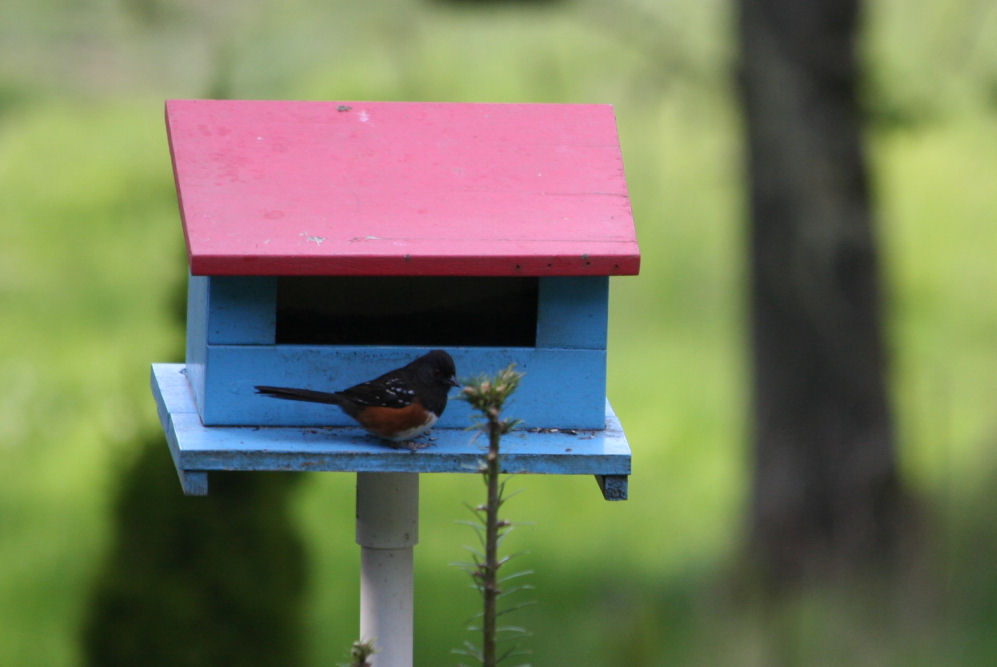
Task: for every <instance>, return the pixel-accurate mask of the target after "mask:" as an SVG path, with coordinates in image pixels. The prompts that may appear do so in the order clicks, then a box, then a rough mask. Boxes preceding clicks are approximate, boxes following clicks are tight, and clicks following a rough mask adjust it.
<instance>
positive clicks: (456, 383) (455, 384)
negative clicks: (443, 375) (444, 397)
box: [450, 377, 460, 387]
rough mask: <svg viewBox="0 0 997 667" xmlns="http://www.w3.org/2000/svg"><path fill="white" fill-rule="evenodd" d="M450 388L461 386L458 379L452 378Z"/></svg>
mask: <svg viewBox="0 0 997 667" xmlns="http://www.w3.org/2000/svg"><path fill="white" fill-rule="evenodd" d="M450 386H451V387H459V386H460V382H457V378H455V377H451V378H450Z"/></svg>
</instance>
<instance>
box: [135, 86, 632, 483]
mask: <svg viewBox="0 0 997 667" xmlns="http://www.w3.org/2000/svg"><path fill="white" fill-rule="evenodd" d="M167 129H168V134H169V138H170V149H171V154H172V157H173V166H174V174H175V177H176V184H177V191H178V198H179V201H180V213H181V217H182V219H183V225H184V234H185V238H186V241H187V248H188V257H189V259H190V277H189V287H188V305H187V349H186V360H185V363H184V364H182V365H156V366H155V367H154V369H153V388H154V393H155V394H156V397H157V401H158V403H159V407H160V415H161V417H162V418H163V423H164V427H165V428H166V430H167V436H168V439H170V444H171V450H172V451H173V453H174V459H175V461H176V462H177V467H178V470H179V471H180V472H181V478H182V480H184V478H185V475H186V476H187V479H186V482H187V483H185V489H186V490H188V492H200V491H199V490H198V488H199V487H198V482H196V481H192V480H196V479H199V478H197V477H196V476H191V475H192V474H193V473H194V472H195V471H200V470H208V469H327V470H347V469H355V470H364V469H387V470H414V471H418V470H425V471H443V470H447V469H451V470H453V471H462V472H466V471H467V470H461V469H459V468H460V467H462V466H465V465H466V463H467V461H465V458H466V459H467V460H473V456H477V453H476V452H475V451H474V450H473V448H472V450H468V451H466V452H464V451H463V450H461V451H460V452H458V451H457V450H460V449H461V447H462V445H460V444H459V443H458V439H457V438H455V437H452V436H451V435H447V436H446V437H442V438H441V440H442V441H443V442H441V443H440V448H441V449H446V448H447V447H450V444H449V443H452V445H453V447H454V448H456V449H455V450H453V451H449V450H448V451H447V452H441V453H440V455H438V456H435V458H434V454H433V453H432V449H428V450H424V451H420V452H419V453H418V455H417V456H408V457H407V459H410V460H409V461H402V460H401V459H399V460H392V459H390V456H391V455H395V454H400V453H398V452H394V451H387V452H385V451H383V446H382V449H381V450H377V449H375V450H371V449H370V446H371V445H372V444H373V445H375V446H376V445H377V443H371V442H370V439H369V438H368V439H367V440H362V439H361V440H357V437H358V436H357V434H356V430H357V429H356V428H355V426H356V424H355V423H354V422H352V421H351V420H350V418H349V417H347V416H346V415H345V414H344V413H343V412H342V411H341V410H340V409H338V408H337V407H335V406H330V405H323V404H314V403H305V402H298V401H279V400H273V399H272V398H270V397H267V396H262V395H258V394H256V393H255V391H254V387H255V386H256V385H275V386H290V387H301V388H308V389H315V390H319V391H337V390H341V389H345V388H347V387H349V386H352V385H355V384H358V383H360V382H364V381H366V380H369V379H372V378H374V377H376V376H378V375H381V374H383V373H385V372H387V371H389V370H391V369H394V368H397V367H399V366H402V365H405V364H406V363H408V362H409V361H412V360H413V359H415V358H416V357H418V356H420V355H422V354H424V353H425V352H427V351H429V350H430V349H436V348H439V349H444V350H446V351H447V352H449V353H450V354H451V356H452V357H453V358H454V361H455V363H456V366H457V374H458V377H469V376H474V375H478V374H481V373H489V374H490V373H493V372H495V371H496V370H498V369H500V368H504V367H505V366H507V365H509V364H510V363H515V364H516V366H517V368H518V370H520V371H523V372H525V377H524V379H523V382H522V384H521V386H520V388H519V390H518V391H517V392H516V394H515V395H514V396H513V399H512V401H511V402H510V404H509V405H508V406H507V409H508V413H509V415H510V416H514V417H516V418H518V419H520V420H522V422H523V428H524V429H525V430H524V431H523V432H522V433H521V436H522V439H521V440H522V441H521V442H520V443H519V445H522V447H523V448H521V451H520V454H521V455H522V456H521V458H520V459H519V461H520V462H519V463H518V465H519V466H520V468H519V470H521V471H528V472H555V473H556V472H586V473H594V474H596V475H597V476H599V477H600V480H602V481H601V482H600V483H603V482H604V481H605V479H606V478H607V477H606V476H608V478H611V479H617V480H619V479H621V478H622V480H623V487H622V488H623V491H622V493H623V495H625V479H626V474H629V448H628V447H627V446H626V442H625V439H623V435H622V430H621V429H620V428H619V425H618V422H617V421H616V420H615V415H613V414H612V410H611V408H609V406H608V402H607V400H606V340H607V312H608V298H609V276H611V275H626V274H634V273H636V272H637V269H638V265H639V251H638V249H637V244H636V238H635V235H634V227H633V220H632V216H631V214H630V207H629V199H628V197H627V192H626V182H625V179H624V177H623V169H622V158H621V155H620V151H619V143H618V140H617V138H616V129H615V120H614V118H613V114H612V110H611V108H609V107H605V106H598V105H475V104H407V103H352V102H351V103H336V104H333V103H317V102H313V103H304V102H240V101H224V102H222V101H204V100H187V101H170V102H168V103H167ZM178 366H180V367H178ZM178 372H179V373H180V374H181V375H182V376H183V378H184V379H185V382H180V381H178V380H177V379H176V377H174V375H175V374H176V373H178ZM469 410H470V409H469V407H468V405H467V404H465V403H464V402H462V401H454V400H451V401H450V403H449V404H448V407H447V409H446V411H445V412H444V414H443V415H442V416H441V418H440V420H439V421H438V422H437V423H436V425H435V428H434V433H436V432H438V431H444V430H448V429H453V430H454V431H455V433H463V429H465V428H466V427H467V426H468V425H469V424H470V423H471V420H472V415H471V414H470V411H469ZM195 417H196V419H195ZM261 426H264V427H273V428H272V429H264V431H263V435H259V429H258V428H256V427H261ZM316 427H322V428H324V429H328V430H325V431H322V433H323V434H324V435H325V436H326V437H325V439H324V440H323V439H321V438H320V441H321V442H322V443H324V444H319V443H316V442H315V437H314V433H315V432H314V429H315V428H316ZM252 429H256V430H255V431H253V430H252ZM337 429H339V430H337ZM583 431H584V432H586V433H590V435H582V436H581V437H586V438H587V440H586V441H585V442H583V443H576V444H575V446H568V445H565V443H564V442H562V441H561V440H557V441H556V442H555V441H554V440H550V439H549V438H548V440H546V441H544V440H543V438H542V436H550V435H552V434H556V435H557V436H558V437H560V438H563V437H566V434H567V435H568V436H575V437H579V433H580V432H583ZM252 433H257V435H251V434H252ZM296 433H297V434H299V435H298V436H295V434H296ZM302 434H303V435H302ZM465 437H466V436H465ZM260 438H263V440H260ZM302 438H304V440H306V441H307V442H308V443H309V444H308V447H309V448H310V450H309V451H308V454H309V456H310V458H309V459H308V461H309V462H310V463H308V462H306V461H305V459H302V458H300V456H299V455H301V454H302V452H303V451H305V450H302V449H301V442H302V441H303V440H302ZM530 438H533V439H534V440H535V442H534V441H533V440H530ZM275 439H276V440H275ZM337 439H338V440H339V444H340V445H342V447H345V449H342V447H341V449H342V451H343V452H349V453H350V455H351V456H353V458H352V459H351V458H349V457H345V458H344V457H340V458H339V459H337V460H335V461H334V460H333V459H334V458H335V457H336V455H337V450H336V449H335V447H334V446H333V445H335V443H336V441H337ZM528 440H529V442H527V441H528ZM292 441H293V442H292ZM544 442H546V443H547V445H556V447H555V448H554V449H551V451H549V452H545V451H544V447H545V445H544ZM247 443H248V444H247ZM444 445H446V446H444ZM351 447H352V448H353V449H350V448H351ZM357 447H359V449H356V448H357ZM557 447H559V448H560V451H555V449H556V448H557ZM531 448H533V449H531ZM306 449H307V448H306ZM513 449H515V447H514V448H513ZM226 452H227V453H228V454H231V456H228V454H227V453H226ZM281 452H283V454H282V453H281ZM209 453H210V455H209ZM316 454H321V456H316ZM360 454H366V455H370V456H368V457H367V458H366V459H364V457H363V456H360ZM464 454H467V456H466V457H465V456H464ZM400 455H401V456H403V457H405V454H400ZM512 455H513V458H515V456H516V455H517V454H516V452H515V451H513V453H512ZM185 456H186V457H187V458H186V459H184V457H185ZM296 456H297V457H298V458H295V457H296ZM357 456H359V457H360V458H359V459H358V458H357ZM385 456H387V457H388V458H384V457H385ZM586 456H587V457H588V458H587V459H586V460H583V459H582V458H580V457H586ZM198 457H200V458H198ZM468 457H472V458H468ZM360 459H364V460H365V461H367V462H366V463H364V462H362V461H360ZM414 459H419V460H420V462H419V463H414V462H413V461H411V460H414ZM375 460H376V461H377V462H376V463H374V461H375ZM316 461H318V463H316ZM358 461H360V462H358ZM507 463H508V461H507ZM307 465H311V466H312V468H307ZM192 466H203V468H196V467H192ZM351 466H352V467H351ZM364 466H374V467H373V468H364ZM378 466H380V467H378ZM398 466H401V467H398ZM448 466H449V468H448ZM203 481H205V482H206V478H205V479H204V480H203ZM605 491H606V488H605V485H604V492H605ZM617 495H618V493H617ZM608 496H609V494H607V497H608Z"/></svg>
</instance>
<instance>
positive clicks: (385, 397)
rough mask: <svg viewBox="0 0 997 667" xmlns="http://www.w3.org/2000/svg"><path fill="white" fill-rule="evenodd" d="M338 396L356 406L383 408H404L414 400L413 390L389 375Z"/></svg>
mask: <svg viewBox="0 0 997 667" xmlns="http://www.w3.org/2000/svg"><path fill="white" fill-rule="evenodd" d="M339 394H340V395H341V396H345V397H346V398H348V399H349V400H351V401H353V402H354V403H356V404H358V405H363V406H374V407H384V408H404V407H406V406H408V405H411V404H412V401H414V400H415V390H414V389H412V388H411V387H410V386H409V385H408V384H407V383H406V382H405V381H404V379H403V378H401V377H399V376H397V375H393V374H390V373H389V374H387V375H385V376H381V377H379V378H378V379H376V380H372V381H370V382H363V383H361V384H358V385H355V386H353V387H350V388H349V389H345V390H343V391H341V392H339Z"/></svg>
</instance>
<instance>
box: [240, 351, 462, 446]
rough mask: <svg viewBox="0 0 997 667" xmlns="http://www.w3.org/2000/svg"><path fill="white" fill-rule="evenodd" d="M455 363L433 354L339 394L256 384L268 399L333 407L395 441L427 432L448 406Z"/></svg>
mask: <svg viewBox="0 0 997 667" xmlns="http://www.w3.org/2000/svg"><path fill="white" fill-rule="evenodd" d="M456 374H457V371H456V368H455V367H454V363H453V359H452V358H451V357H450V355H449V354H447V353H446V352H444V351H443V350H433V351H432V352H429V353H427V354H424V355H422V356H421V357H419V358H418V359H416V360H415V361H413V362H411V363H409V364H408V365H406V366H402V367H401V368H396V369H395V370H393V371H390V372H388V373H385V374H384V375H382V376H380V377H377V378H375V379H373V380H370V381H369V382H362V383H360V384H358V385H355V386H353V387H350V388H349V389H344V390H343V391H337V392H332V393H329V392H324V391H312V390H311V389H293V388H291V387H266V386H257V387H256V391H257V393H260V394H266V395H267V396H274V397H276V398H286V399H289V400H292V401H308V402H311V403H330V404H332V405H338V406H339V407H340V408H342V409H343V412H345V413H346V414H348V415H349V416H350V417H352V418H353V419H355V420H357V422H359V424H360V425H361V426H363V427H364V428H365V429H367V431H369V432H370V433H373V434H374V435H376V436H378V437H380V438H384V439H385V440H392V441H395V442H399V441H403V440H410V439H412V438H414V437H416V436H417V435H420V434H422V433H425V432H426V431H428V430H429V429H430V427H432V425H433V424H435V423H436V420H437V419H439V417H440V415H442V414H443V410H444V409H446V407H447V393H448V392H449V391H450V388H451V387H459V386H460V383H459V382H457V378H456Z"/></svg>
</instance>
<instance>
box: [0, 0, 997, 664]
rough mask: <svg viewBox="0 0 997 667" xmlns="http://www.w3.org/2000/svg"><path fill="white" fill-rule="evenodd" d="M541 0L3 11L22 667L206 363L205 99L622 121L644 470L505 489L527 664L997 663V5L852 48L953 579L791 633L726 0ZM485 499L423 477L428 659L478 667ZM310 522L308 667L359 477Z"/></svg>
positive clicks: (58, 621)
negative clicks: (610, 488) (618, 486)
mask: <svg viewBox="0 0 997 667" xmlns="http://www.w3.org/2000/svg"><path fill="white" fill-rule="evenodd" d="M466 4H468V5H470V4H473V3H466ZM524 4H525V3H523V4H519V3H513V5H512V7H506V8H486V9H472V8H470V7H466V6H465V7H462V8H458V9H454V8H452V7H450V6H448V5H445V4H443V3H434V2H422V3H420V2H415V1H414V0H413V1H405V2H403V1H401V0H395V1H393V2H387V3H378V5H377V7H378V9H376V10H374V9H371V7H373V6H374V5H373V4H365V3H335V2H333V3H319V2H310V1H307V0H289V1H285V2H280V3H276V2H273V3H267V2H256V3H236V2H230V1H225V2H218V3H196V2H180V3H167V2H157V1H155V0H127V1H124V0H122V1H121V2H111V1H110V0H103V1H99V0H93V1H91V2H69V1H68V0H45V1H44V2H41V1H39V0H32V1H28V0H7V1H6V2H5V3H4V4H3V6H2V7H0V664H2V665H76V664H79V663H80V661H81V659H82V656H81V653H80V650H79V646H78V635H79V633H78V627H79V624H80V623H81V619H82V618H83V615H84V612H85V610H84V605H85V602H86V595H87V592H88V588H89V586H90V581H91V577H92V576H93V574H94V572H95V570H96V567H97V565H98V563H99V560H100V558H101V557H102V554H103V553H104V550H105V549H106V548H107V546H108V544H109V539H110V537H111V534H110V531H111V525H110V524H109V515H108V509H109V504H110V502H111V499H112V497H113V493H114V490H115V488H116V485H117V483H118V479H119V477H120V475H121V474H122V473H123V471H124V470H126V469H127V467H128V464H129V462H130V461H131V460H133V457H134V456H135V455H136V447H137V442H138V441H139V439H140V436H141V435H143V434H146V433H148V432H149V431H150V430H152V429H155V428H157V423H156V419H155V411H154V407H153V402H152V399H151V396H150V394H149V390H148V386H147V382H148V379H147V378H148V365H149V363H150V362H153V361H172V360H176V359H175V358H174V355H175V350H177V349H178V348H179V347H180V345H181V343H182V336H183V333H182V331H177V330H176V327H175V325H174V324H173V320H172V312H171V308H172V307H173V305H172V303H171V301H170V300H171V298H172V295H173V293H174V291H175V289H176V286H177V284H178V282H180V281H182V280H183V277H184V275H185V270H186V268H185V265H184V263H183V255H182V235H181V231H180V224H179V220H178V216H177V210H176V200H175V194H174V191H173V182H172V175H171V171H170V163H169V154H168V150H167V146H166V141H165V133H164V129H163V121H162V104H163V100H164V99H165V98H169V97H202V96H231V97H245V98H301V99H330V100H336V99H371V100H374V99H388V100H453V101H516V102H534V101H536V102H600V103H602V102H609V103H612V104H614V106H615V108H616V113H617V116H618V121H619V127H620V134H621V141H622V147H623V153H624V159H625V163H626V168H627V177H628V182H629V184H630V189H631V195H632V202H633V210H634V216H635V219H636V222H637V228H638V234H639V238H640V243H641V249H642V256H643V260H642V269H641V274H640V276H639V277H633V278H618V279H614V281H613V286H612V304H611V321H610V360H609V396H610V399H611V400H612V401H613V404H614V407H615V409H616V411H617V413H618V414H619V415H620V417H621V419H622V421H623V424H624V426H625V428H626V431H627V435H628V436H629V438H630V442H631V447H632V449H633V457H634V474H633V476H632V478H631V482H630V500H629V501H627V502H624V503H606V502H605V501H603V500H602V499H601V496H600V494H599V493H598V489H597V487H596V485H595V483H594V481H593V480H592V479H590V478H546V477H525V478H523V479H521V480H515V481H514V483H513V485H514V486H518V487H521V488H522V489H524V493H523V494H521V495H520V496H518V497H517V498H516V499H514V500H512V501H511V502H510V504H509V506H508V513H509V515H510V516H511V518H514V519H518V520H523V521H529V522H532V525H531V526H524V527H521V528H520V529H518V530H517V531H516V533H514V535H513V537H511V538H510V549H512V550H520V549H525V550H527V551H528V552H529V554H528V555H527V556H525V557H524V558H523V559H522V561H521V562H522V565H523V567H529V568H530V569H533V570H534V571H535V573H536V574H535V575H534V576H533V583H534V585H535V586H536V589H537V590H536V593H535V597H536V599H537V600H538V601H539V604H538V605H536V606H535V607H533V608H531V609H530V610H528V611H524V612H522V613H521V614H520V615H519V617H518V618H517V622H519V623H521V624H523V625H526V626H528V627H529V628H530V629H531V630H532V631H533V632H534V634H535V636H534V638H533V639H531V640H529V642H528V645H529V647H530V648H532V649H533V651H534V655H533V657H532V661H533V662H534V664H538V665H621V664H630V665H659V664H704V665H714V664H736V665H768V664H896V665H908V664H925V665H929V664H931V665H937V664H985V661H986V659H987V656H991V657H992V656H993V655H997V639H995V637H997V613H995V607H997V571H995V569H997V566H995V563H997V506H995V504H994V501H993V498H992V489H993V485H994V482H995V481H997V455H995V452H997V449H995V444H997V410H995V407H994V406H995V404H997V403H995V399H994V397H995V396H997V268H995V267H997V261H995V258H997V225H995V221H997V187H995V186H997V11H995V10H993V9H992V8H991V5H990V4H989V3H985V2H975V1H973V0H953V1H950V2H945V3H937V2H930V1H929V0H915V1H914V2H900V1H899V0H873V1H871V2H869V3H867V6H866V15H865V18H866V25H865V30H864V35H863V42H862V49H863V54H864V56H865V58H866V63H867V66H868V67H867V71H868V75H867V83H866V86H865V89H864V93H863V94H864V98H865V102H866V104H867V107H868V108H869V110H870V113H871V118H872V119H873V122H872V123H871V124H870V127H869V132H868V146H869V155H870V160H871V163H872V166H873V180H874V188H875V194H876V215H877V221H878V229H877V231H878V234H879V237H880V240H881V243H882V253H883V259H884V274H885V275H884V282H885V286H886V289H885V292H886V295H887V300H886V304H885V308H886V315H887V324H888V327H887V328H888V332H887V333H888V347H889V350H890V354H891V362H892V364H891V371H890V373H891V391H892V398H893V401H894V405H895V408H896V414H897V423H898V429H899V438H900V447H901V449H900V457H901V465H902V468H903V472H904V476H905V480H906V481H907V483H908V484H909V485H910V486H911V488H912V489H913V490H915V491H916V492H917V493H919V494H920V495H921V496H922V498H923V499H924V501H925V503H926V506H927V507H928V508H929V509H930V513H931V516H932V518H933V525H934V530H933V531H932V533H931V535H930V537H931V539H933V540H934V544H935V545H936V546H934V547H933V548H932V549H931V553H932V554H933V558H932V559H931V565H930V573H929V574H930V576H929V577H927V579H929V580H931V581H933V582H934V584H933V585H931V586H927V587H926V590H925V591H923V594H917V595H914V594H913V593H912V595H911V597H910V598H904V601H903V602H897V601H896V600H894V599H892V598H889V599H888V598H885V597H884V598H882V599H880V598H878V597H876V596H874V595H868V594H865V593H866V592H863V591H855V590H848V589H841V588H837V589H831V588H827V589H818V590H811V591H808V592H806V593H801V594H799V595H797V596H792V597H790V598H789V599H786V600H784V601H783V602H782V603H780V604H778V605H776V606H774V607H773V606H759V605H758V604H756V603H753V602H751V601H750V600H748V601H745V600H742V599H740V598H738V596H736V595H734V594H731V593H730V592H729V590H728V589H727V587H726V586H725V585H724V582H725V580H726V576H727V574H728V573H729V572H730V570H731V568H732V567H733V566H734V564H735V563H736V557H737V554H738V548H739V545H740V544H741V540H742V538H743V536H744V522H743V517H744V515H745V511H746V506H745V503H746V500H747V495H748V480H747V473H748V471H749V466H750V453H749V451H748V449H747V445H746V427H747V410H746V397H747V394H746V380H747V365H746V339H745V331H746V328H745V319H746V312H745V305H744V294H745V281H744V276H745V265H744V262H745V258H744V236H745V225H746V218H745V210H744V192H743V179H742V167H741V164H742V156H741V151H742V142H741V137H740V129H741V128H740V117H739V113H738V110H737V108H736V100H735V98H734V96H733V92H732V80H733V79H732V76H731V67H732V66H733V64H734V58H735V55H736V47H735V43H734V39H733V35H734V30H733V28H734V20H735V16H734V12H733V6H732V3H730V2H719V1H717V0H708V1H705V2H695V1H691V0H675V1H672V2H665V3H653V2H625V3H622V4H618V3H596V2H582V1H578V2H562V3H552V4H551V6H550V7H548V8H543V9H534V8H530V7H528V6H523V5H524ZM164 448H165V444H164ZM177 492H178V493H179V492H180V490H179V485H178V487H177ZM480 492H481V484H480V480H479V479H477V477H475V476H470V475H469V476H456V475H451V476H430V475H427V476H424V477H423V481H422V492H421V503H422V504H421V526H420V528H421V542H420V545H419V547H418V548H417V552H416V567H417V573H416V601H417V612H416V644H417V649H416V650H417V663H418V664H421V665H436V664H454V663H456V662H457V661H456V660H455V659H454V658H455V656H450V655H449V651H450V649H451V648H453V647H457V646H459V645H460V644H461V642H462V641H463V639H465V637H466V635H465V633H464V632H463V631H462V627H463V623H462V622H463V620H464V619H465V618H466V617H468V616H469V615H470V614H471V613H473V610H474V609H475V607H476V599H475V596H474V593H473V591H471V590H470V589H469V588H468V587H467V581H466V580H465V575H464V574H463V573H461V572H460V571H459V570H457V569H456V568H453V567H449V566H448V563H450V562H453V561H455V560H459V559H461V558H462V550H461V545H463V544H467V543H470V542H471V541H472V540H473V536H472V535H471V534H470V532H469V529H467V528H465V527H462V526H458V525H456V524H454V520H455V519H460V518H464V517H463V516H462V515H463V512H464V510H463V508H462V505H461V503H462V502H464V501H475V500H476V499H477V498H478V497H479V496H480ZM295 516H296V520H297V521H298V523H299V528H300V530H301V531H302V533H303V534H304V535H305V538H306V541H307V545H308V554H309V555H308V557H309V572H310V581H311V588H310V594H309V603H308V613H307V619H308V620H307V622H308V625H309V627H308V631H309V632H308V636H309V637H310V640H309V641H310V647H309V652H310V655H311V656H312V657H313V662H314V664H334V663H335V662H336V661H337V660H342V659H344V658H345V654H346V651H347V648H348V646H349V643H350V642H351V641H352V640H353V639H354V638H355V636H356V634H357V632H358V630H357V607H358V587H359V584H358V575H359V565H358V563H359V554H358V547H356V545H355V543H354V539H353V530H354V527H353V479H352V478H351V477H350V476H349V475H339V474H315V475H310V476H309V477H308V479H307V480H306V481H305V483H304V484H302V485H301V487H300V490H299V492H298V493H297V495H296V497H295ZM915 593H916V592H915ZM911 599H913V600H914V602H911V601H910V600H911ZM150 604H154V601H150Z"/></svg>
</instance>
